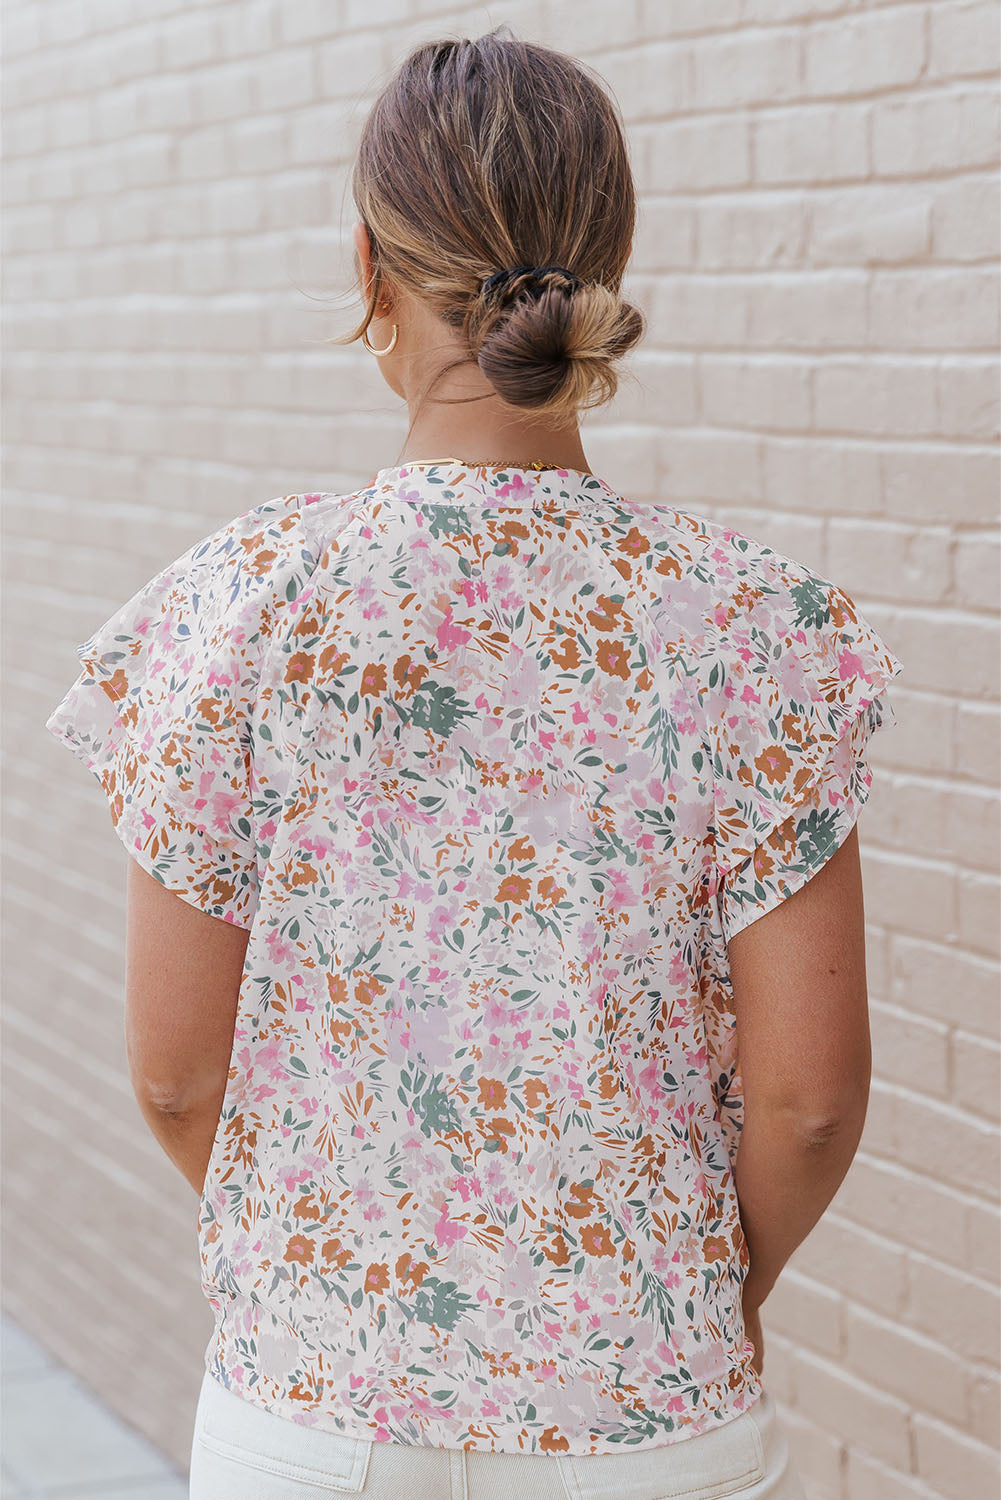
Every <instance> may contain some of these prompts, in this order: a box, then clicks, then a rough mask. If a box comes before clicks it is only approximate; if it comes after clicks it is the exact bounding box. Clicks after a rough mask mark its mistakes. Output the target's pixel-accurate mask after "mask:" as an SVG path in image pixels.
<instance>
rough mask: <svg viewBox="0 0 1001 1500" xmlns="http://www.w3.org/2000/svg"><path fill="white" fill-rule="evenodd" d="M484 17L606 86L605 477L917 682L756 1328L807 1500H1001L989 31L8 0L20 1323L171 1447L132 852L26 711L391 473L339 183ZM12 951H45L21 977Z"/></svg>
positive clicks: (689, 9)
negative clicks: (82, 648)
mask: <svg viewBox="0 0 1001 1500" xmlns="http://www.w3.org/2000/svg"><path fill="white" fill-rule="evenodd" d="M502 19H509V20H511V22H512V24H513V25H514V26H515V28H516V29H517V30H518V31H519V33H520V34H521V35H523V36H525V37H527V38H531V39H535V40H539V41H543V42H548V43H550V44H552V45H555V46H558V47H561V48H565V49H566V50H569V51H572V52H574V53H576V54H577V55H578V56H580V57H582V58H583V59H584V60H585V61H587V62H588V63H590V64H591V65H592V66H594V67H596V68H597V69H598V71H599V72H600V73H601V74H602V75H603V76H604V77H605V78H606V80H607V81H608V83H609V84H610V86H611V87H612V89H613V90H614V92H615V93H616V95H617V97H618V99H619V101H620V104H621V107H622V110H623V114H624V117H625V120H626V123H627V127H628V131H629V137H630V141H631V146H632V152H633V162H634V167H635V172H636V176H637V182H638V187H639V191H640V196H641V206H640V218H639V225H638V231H637V237H636V244H635V253H634V259H633V263H632V268H631V270H630V273H629V276H628V281H627V289H628V291H629V292H630V293H631V295H632V296H633V298H634V299H635V300H636V301H637V302H638V303H639V304H640V305H641V306H642V307H643V308H644V311H645V312H646V314H647V316H648V319H649V325H650V331H649V336H648V338H647V340H646V341H645V343H644V344H643V345H642V346H641V348H640V350H639V351H637V352H636V354H635V355H634V356H633V357H632V359H631V361H630V364H629V373H628V377H627V378H626V379H624V380H623V383H622V388H621V391H620V394H619V396H618V398H617V399H616V401H615V403H614V404H613V406H612V407H611V408H606V409H605V410H603V411H601V412H599V413H595V414H591V415H589V416H588V418H587V420H586V421H585V423H584V437H585V447H586V449H587V451H588V455H589V458H590V461H591V463H592V466H594V467H596V468H597V469H599V470H600V471H601V472H602V473H604V474H605V475H606V477H607V478H608V479H609V480H610V481H611V482H612V483H614V484H615V486H616V487H617V488H618V489H620V490H621V491H622V492H623V493H625V494H627V495H628V494H634V495H636V496H637V497H652V496H657V497H669V498H670V499H672V500H673V501H675V502H676V503H677V504H679V505H681V506H684V507H687V508H688V509H691V510H696V511H701V512H703V513H707V514H710V515H712V516H714V517H717V518H719V519H723V520H726V521H729V522H731V523H732V524H734V525H736V526H738V527H740V528H741V529H743V530H746V531H750V532H752V533H753V534H756V535H759V536H761V537H763V538H764V539H766V540H767V541H769V542H770V543H771V544H772V545H773V546H776V547H778V548H780V549H782V550H784V551H787V552H791V553H792V554H793V555H795V556H799V557H801V558H802V559H803V560H804V561H806V562H808V563H809V564H811V565H812V566H814V567H816V568H817V569H818V570H820V571H821V572H822V573H824V574H825V575H826V576H828V577H831V578H834V579H836V580H837V581H838V582H839V583H841V584H842V585H843V586H844V587H846V588H847V589H848V590H849V592H850V593H852V594H853V596H854V597H855V598H856V600H857V602H858V603H859V605H860V607H861V608H862V609H863V611H864V612H865V613H866V615H867V617H868V618H870V619H871V620H872V622H873V624H874V625H875V626H876V627H877V629H879V630H880V631H881V632H882V633H883V634H884V635H885V638H886V640H887V641H888V643H889V644H890V645H891V647H892V649H893V650H894V651H895V652H896V653H897V654H898V655H899V656H900V658H901V659H902V661H903V662H904V664H905V668H906V671H905V675H904V676H903V678H902V679H900V680H899V683H898V684H897V685H895V698H894V702H895V706H896V709H897V716H898V727H897V728H896V729H895V730H890V731H885V732H884V735H885V737H884V735H880V736H877V738H876V741H875V742H874V747H873V750H872V755H871V764H872V766H873V769H874V772H875V784H874V791H873V797H872V800H871V802H870V804H869V805H868V806H867V807H866V809H865V810H864V812H863V814H862V819H861V823H860V835H861V846H862V858H863V874H864V880H865V890H866V906H867V919H868V932H869V950H868V952H869V959H868V973H869V988H870V999H871V1012H872V1031H873V1052H874V1073H875V1079H874V1085H873V1091H872V1100H871V1106H870V1111H869V1116H868V1119H867V1122H866V1128H865V1132H864V1136H863V1140H862V1144H861V1147H860V1150H859V1153H858V1156H857V1158H856V1161H855V1162H854V1164H853V1166H852V1168H851V1171H850V1172H849V1175H848V1177H847V1179H846V1181H845V1183H844V1184H843V1186H842V1188H841V1190H840V1191H839V1193H838V1195H837V1197H836V1199H835V1201H834V1203H833V1205H832V1206H831V1209H830V1210H829V1212H828V1213H827V1215H826V1216H825V1218H824V1219H823V1220H822V1222H821V1223H820V1225H818V1227H817V1228H816V1229H815V1230H814V1232H813V1233H812V1234H811V1236H810V1237H809V1239H808V1240H807V1241H806V1242H805V1243H804V1244H803V1245H802V1246H801V1247H800V1249H799V1251H798V1252H797V1253H796V1255H795V1256H794V1257H793V1259H792V1261H791V1262H790V1265H789V1268H788V1270H787V1273H786V1274H785V1276H784V1277H783V1278H782V1280H781V1281H780V1283H779V1285H778V1287H777V1288H776V1290H775V1292H774V1293H773V1295H772V1296H771V1298H770V1299H769V1301H768V1303H767V1304H766V1306H765V1309H764V1325H765V1333H766V1346H767V1352H766V1360H765V1374H766V1379H768V1380H770V1382H771V1384H772V1387H773V1389H774V1392H775V1394H776V1397H777V1399H778V1400H779V1401H780V1402H781V1403H782V1410H783V1415H784V1416H785V1417H786V1420H787V1421H788V1423H789V1426H790V1431H791V1435H792V1440H793V1443H794V1448H795V1454H796V1458H797V1460H798V1462H799V1465H800V1467H801V1470H802V1472H803V1474H804V1478H805V1480H806V1483H807V1485H808V1490H809V1494H810V1496H811V1500H870V1497H873V1500H875V1497H877V1496H878V1497H879V1500H889V1497H893V1500H898V1497H899V1500H905V1497H906V1500H972V1497H974V1496H977V1497H979V1496H985V1497H986V1496H987V1495H988V1494H991V1493H994V1492H995V1486H996V1483H997V1472H998V1470H997V1448H998V1442H999V1433H998V1426H999V1421H998V1418H999V1386H998V1379H999V1349H998V1343H999V1339H998V1334H999V1316H998V1270H999V1244H998V1225H999V1217H998V1195H999V1194H998V1190H999V1177H998V1128H997V1126H998V1114H999V1088H998V1074H999V1070H998V1054H999V1041H1001V1037H999V1003H998V1001H999V987H998V942H999V920H998V917H999V903H998V847H999V841H998V800H999V799H998V790H999V789H998V767H999V754H998V702H997V700H998V685H999V673H998V646H999V639H1001V637H999V632H998V619H997V614H998V601H999V592H1001V590H999V574H998V535H997V511H998V448H997V438H998V418H997V406H998V402H997V397H998V361H997V347H998V292H999V278H998V273H997V255H998V228H999V194H998V172H997V165H998V163H997V158H998V83H997V67H998V40H999V39H998V10H997V7H996V5H995V4H994V3H987V0H890V3H879V0H868V3H866V0H619V3H618V4H617V5H616V6H614V7H610V6H608V5H606V4H603V3H598V0H576V3H573V4H570V3H568V0H551V3H539V4H535V5H512V4H503V3H501V4H495V5H491V6H490V7H486V6H478V5H458V6H455V7H453V8H451V9H447V10H446V9H444V8H442V7H439V6H437V5H436V4H433V3H431V0H379V3H377V4H374V5H373V4H371V3H362V0H295V3H294V4H287V5H284V6H282V5H279V4H278V3H277V0H232V3H224V0H218V3H209V4H202V5H194V4H190V3H188V4H178V3H177V0H143V4H142V5H136V4H134V3H131V0H97V3H94V4H91V5H88V6H84V5H82V4H79V3H76V0H44V3H43V0H22V4H21V5H20V6H17V7H13V8H11V9H10V10H9V11H8V14H7V15H6V18H5V47H4V51H5V61H4V96H5V132H6V148H7V163H6V171H5V181H4V187H5V195H6V201H5V207H4V235H5V256H6V291H7V314H6V316H7V328H6V349H5V356H6V359H5V363H6V395H5V400H6V411H5V417H6V434H5V435H6V471H5V480H6V484H5V489H6V496H5V501H6V503H5V516H6V546H5V563H6V583H5V595H6V602H7V612H6V621H7V631H6V640H7V645H8V649H7V652H6V661H5V687H6V697H5V704H6V712H5V715H4V720H5V722H4V732H5V741H6V755H7V767H8V779H7V788H8V791H7V804H6V830H5V832H6V840H5V843H6V859H7V865H6V889H7V901H6V940H5V941H6V956H7V973H6V996H7V1003H6V1013H7V1031H6V1048H5V1080H4V1102H5V1109H6V1114H5V1136H6V1206H5V1213H4V1216H3V1220H4V1222H3V1231H4V1249H5V1262H6V1299H7V1305H8V1307H9V1309H10V1311H11V1313H12V1314H13V1315H14V1316H15V1317H16V1318H17V1319H18V1320H19V1321H20V1322H22V1323H23V1324H24V1325H25V1326H26V1327H27V1328H28V1329H29V1330H30V1331H31V1332H32V1333H34V1334H36V1335H37V1336H38V1337H39V1338H40V1339H41V1340H42V1341H43V1342H44V1343H45V1344H46V1345H47V1346H48V1347H49V1348H50V1349H52V1350H53V1352H54V1353H55V1354H56V1355H58V1356H59V1357H60V1358H62V1359H64V1360H65V1361H66V1362H67V1363H68V1364H70V1365H71V1366H72V1367H73V1368H74V1369H75V1370H77V1371H78V1372H79V1373H80V1374H82V1375H83V1376H84V1377H85V1378H86V1379H87V1380H88V1381H90V1382H91V1383H93V1384H94V1385H95V1386H96V1387H97V1388H98V1389H99V1390H100V1391H101V1392H102V1394H104V1395H105V1396H106V1397H107V1398H108V1399H109V1400H110V1401H111V1402H112V1403H113V1404H114V1405H115V1407H116V1408H117V1409H118V1410H119V1411H120V1412H121V1413H122V1415H123V1416H124V1417H126V1418H127V1419H128V1420H129V1421H131V1422H133V1423H134V1424H135V1425H136V1426H137V1427H138V1428H140V1429H141V1430H143V1431H144V1432H145V1433H147V1434H148V1435H149V1436H150V1437H151V1438H153V1439H154V1440H155V1441H156V1442H158V1443H159V1444H160V1445H161V1446H162V1447H163V1448H164V1449H165V1450H166V1451H167V1452H168V1453H169V1454H170V1455H171V1456H172V1457H173V1458H174V1459H175V1460H176V1461H177V1462H179V1463H181V1464H185V1463H186V1460H187V1454H188V1447H189V1443H190V1429H191V1420H192V1418H193V1414H194V1403H195V1399H196V1395H197V1387H198V1382H199V1380H200V1376H201V1355H202V1351H203V1349H204V1346H205V1342H206V1340H207V1338H208V1334H209V1328H210V1319H209V1316H208V1311H207V1308H206V1307H205V1306H204V1304H203V1302H202V1299H201V1297H200V1295H199V1292H198V1288H197V1256H196V1242H195V1204H194V1199H193V1195H192V1193H191V1189H190V1188H189V1187H188V1186H187V1184H186V1183H184V1182H183V1180H182V1179H181V1178H180V1176H179V1174H177V1172H176V1171H175V1170H174V1169H173V1168H172V1167H171V1166H170V1165H169V1163H168V1162H167V1160H166V1158H165V1157H163V1156H162V1155H161V1153H160V1151H159V1148H158V1147H157V1146H156V1145H155V1143H154V1142H153V1141H152V1139H151V1138H150V1137H148V1135H147V1133H146V1130H145V1126H144V1124H143V1121H142V1119H141V1116H140V1114H139V1112H138V1108H137V1106H136V1104H135V1102H134V1100H133V1098H132V1094H131V1089H130V1085H129V1083H128V1074H127V1069H126V1059H125V1050H124V1039H123V1026H122V988H123V972H124V957H123V933H124V877H125V856H124V854H123V853H122V851H121V848H120V846H119V845H118V843H117V841H116V840H115V838H114V835H113V833H112V831H111V829H110V826H109V824H108V819H107V813H106V809H105V806H104V803H103V800H102V799H101V797H100V795H99V793H98V791H97V788H96V786H94V785H92V784H90V780H89V778H86V777H85V775H84V773H83V772H82V770H81V769H80V768H79V767H71V766H70V763H69V761H68V759H67V758H66V755H65V751H64V750H62V749H60V747H59V746H57V745H56V744H55V743H54V742H52V741H50V739H49V737H48V736H47V735H46V734H45V731H44V729H43V723H44V719H45V717H46V716H47V714H48V712H49V710H50V708H51V707H52V706H53V705H54V703H55V702H56V701H57V699H58V697H59V696H60V695H61V693H62V692H63V690H64V689H65V687H66V686H67V685H68V683H69V681H70V680H71V679H72V677H73V675H74V674H75V670H76V659H75V656H74V654H73V645H74V643H75V642H77V641H79V640H82V639H83V638H84V637H85V636H86V635H87V634H88V633H89V632H90V630H91V629H93V628H94V626H95V625H96V624H98V623H99V622H100V621H101V620H103V619H104V618H105V617H106V616H107V614H108V613H110V611H111V610H112V609H113V608H114V607H115V605H116V604H118V603H120V602H122V601H124V600H125V599H126V598H128V597H129V596H130V595H131V594H132V593H133V592H134V590H135V589H136V588H137V587H138V586H139V585H140V584H141V583H142V582H144V581H145V580H146V579H147V578H148V577H149V576H150V575H151V574H152V573H153V572H155V571H156V570H158V569H159V568H160V567H161V566H162V565H163V564H164V563H165V562H166V561H167V560H168V559H170V558H172V557H174V556H176V555H177V554H178V553H180V552H181V551H182V550H183V549H184V548H186V547H187V546H188V545H189V544H190V543H191V542H192V541H194V540H195V539H196V538H197V537H199V536H201V535H203V534H205V533H206V532H208V531H209V530H210V529H212V528H213V527H214V526H216V525H218V524H221V523H222V522H223V521H225V520H227V519H229V518H230V517H231V516H233V515H236V514H237V513H238V512H240V511H242V510H245V509H247V508H248V507H250V506H251V505H254V504H257V503H258V502H260V501H262V500H264V499H267V498H269V497H271V496H273V495H277V494H285V493H291V492H293V491H304V490H333V491H337V490H346V489H352V488H355V487H356V486H357V485H358V484H360V483H361V482H363V480H364V479H365V478H367V477H368V476H369V475H370V474H371V473H372V472H373V471H374V469H375V468H376V467H378V466H380V465H383V464H386V463H390V462H392V460H393V459H394V457H395V456H396V453H397V451H398V445H399V442H400V439H401V437H402V434H403V431H404V428H405V417H404V414H403V413H401V411H400V410H399V407H398V402H397V399H396V398H395V397H394V396H393V395H392V393H391V392H390V391H389V390H388V389H387V388H386V387H385V385H384V384H383V382H382V380H381V378H380V376H379V373H378V369H377V367H376V365H375V361H373V360H372V359H371V358H370V357H369V356H368V354H367V353H366V352H365V351H364V350H363V349H362V348H361V346H360V345H357V346H354V347H352V348H351V349H343V348H334V347H333V346H330V345H327V344H325V343H324V342H323V340H324V339H325V338H327V337H329V336H330V335H331V334H333V333H334V332H339V331H341V330H342V329H344V328H346V327H347V326H348V324H349V321H352V320H354V318H355V317H356V315H357V313H358V311H359V306H360V305H359V303H358V301H357V299H356V297H355V295H354V289H353V270H352V262H351V245H350V226H351V222H352V219H353V206H352V203H351V197H350V189H349V174H350V169H351V163H352V159H353V151H354V145H355V142H356V140H357V135H358V131H359V128H360V125H361V121H362V119H363V118H364V114H365V112H366V109H367V106H368V103H369V102H370V100H371V98H372V97H373V94H374V91H375V90H376V89H377V87H378V86H379V85H380V83H381V80H382V78H383V77H384V76H385V75H386V74H387V73H388V72H389V70H391V69H392V68H393V67H394V66H395V64H396V63H397V62H398V60H399V59H400V58H401V57H402V55H403V53H404V52H405V50H406V49H407V48H408V47H409V45H410V44H411V43H412V42H414V41H416V40H418V39H422V38H426V37H430V36H435V35H439V34H468V35H476V34H478V33H480V32H482V31H483V30H486V29H488V27H489V26H491V25H493V24H496V23H497V22H498V21H500V20H502ZM31 955H34V957H31Z"/></svg>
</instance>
